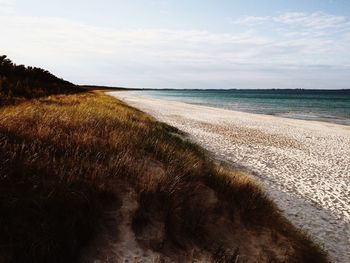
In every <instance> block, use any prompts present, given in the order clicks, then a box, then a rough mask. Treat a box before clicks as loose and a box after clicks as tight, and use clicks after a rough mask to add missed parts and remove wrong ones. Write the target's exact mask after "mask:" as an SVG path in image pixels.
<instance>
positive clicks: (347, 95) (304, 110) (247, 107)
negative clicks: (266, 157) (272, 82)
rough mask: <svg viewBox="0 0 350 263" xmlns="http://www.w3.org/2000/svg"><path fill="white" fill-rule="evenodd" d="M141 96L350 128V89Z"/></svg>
mask: <svg viewBox="0 0 350 263" xmlns="http://www.w3.org/2000/svg"><path fill="white" fill-rule="evenodd" d="M137 93H139V94H140V95H143V96H149V97H154V98H162V99H167V100H174V101H181V102H186V103H191V104H200V105H207V106H212V107H218V108H224V109H230V110H235V111H243V112H252V113H260V114H270V115H278V116H282V117H287V118H295V119H305V120H321V121H328V122H334V123H339V124H345V125H350V90H142V91H137Z"/></svg>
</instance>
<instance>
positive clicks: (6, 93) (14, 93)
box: [0, 55, 80, 105]
mask: <svg viewBox="0 0 350 263" xmlns="http://www.w3.org/2000/svg"><path fill="white" fill-rule="evenodd" d="M79 90H80V89H79V88H78V87H77V86H75V85H74V84H72V83H70V82H68V81H65V80H63V79H59V78H57V77H56V76H54V75H52V74H51V73H50V72H48V71H46V70H43V69H41V68H36V67H25V66H24V65H16V64H14V63H12V61H11V60H10V59H8V58H7V57H6V56H4V55H3V56H0V105H1V104H3V103H6V102H7V103H8V102H10V101H12V100H13V99H14V98H21V97H22V98H37V97H42V96H47V95H52V94H60V93H71V92H77V91H79Z"/></svg>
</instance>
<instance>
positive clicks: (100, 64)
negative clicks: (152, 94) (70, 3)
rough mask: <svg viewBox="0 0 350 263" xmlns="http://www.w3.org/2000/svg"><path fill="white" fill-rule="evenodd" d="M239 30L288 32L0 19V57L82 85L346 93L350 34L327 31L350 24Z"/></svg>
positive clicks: (319, 18) (324, 19)
mask: <svg viewBox="0 0 350 263" xmlns="http://www.w3.org/2000/svg"><path fill="white" fill-rule="evenodd" d="M0 1H1V2H3V1H2V0H0ZM1 2H0V3H1ZM240 23H242V24H249V25H252V24H253V23H255V24H259V26H265V23H275V24H276V23H277V24H279V25H288V27H281V28H274V29H276V30H275V32H274V34H268V33H266V34H265V33H262V32H263V31H259V32H260V33H259V32H258V31H256V30H255V29H254V28H248V29H247V30H246V31H245V32H234V31H233V32H230V33H215V32H209V31H204V30H169V29H159V28H156V29H155V28H148V29H143V28H140V29H130V30H120V29H115V28H104V27H96V26H91V25H87V24H84V23H80V22H77V21H72V20H68V19H63V18H54V17H32V16H16V15H0V35H1V38H2V39H1V41H0V53H6V54H7V55H9V57H10V58H12V59H13V60H15V61H16V62H20V63H26V64H32V65H38V66H42V67H45V68H48V69H49V70H52V71H54V72H55V73H57V74H59V75H61V76H63V77H65V78H67V79H69V80H72V81H76V82H79V83H99V84H108V85H124V86H138V87H186V86H188V87H208V88H209V87H217V86H219V87H225V88H228V87H246V88H257V85H260V86H261V87H265V88H266V87H267V88H268V87H274V88H278V87H292V85H297V84H299V85H303V84H304V85H306V84H305V83H308V85H310V86H311V85H313V83H314V84H315V83H317V85H324V87H328V86H329V85H330V83H329V82H330V81H334V79H337V84H336V85H338V86H337V87H342V88H344V87H346V85H347V83H348V82H349V77H347V76H348V75H347V74H348V73H350V70H349V66H348V65H349V64H350V47H349V45H348V40H349V36H350V33H349V31H346V30H344V32H341V34H340V35H339V36H336V37H335V36H334V33H333V32H334V30H331V31H327V30H326V29H327V28H333V29H334V28H338V29H340V28H342V29H344V28H346V23H348V20H347V19H346V18H341V17H334V16H332V15H327V14H324V13H314V14H309V15H307V14H304V13H288V14H283V15H280V16H275V17H270V16H269V17H248V18H243V19H242V20H241V22H240ZM292 25H294V26H292ZM298 25H300V26H298ZM289 27H292V28H289ZM310 28H312V30H311V32H310V30H309V29H310ZM339 32H340V31H339ZM317 76H318V77H319V79H318V80H317ZM326 77H327V78H326ZM327 79H328V80H327ZM311 80H312V81H311ZM321 80H322V81H321ZM315 85H316V84H315ZM327 85H328V86H327Z"/></svg>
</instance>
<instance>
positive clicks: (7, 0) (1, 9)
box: [0, 0, 14, 15]
mask: <svg viewBox="0 0 350 263" xmlns="http://www.w3.org/2000/svg"><path fill="white" fill-rule="evenodd" d="M13 13H14V0H0V15H9V14H13Z"/></svg>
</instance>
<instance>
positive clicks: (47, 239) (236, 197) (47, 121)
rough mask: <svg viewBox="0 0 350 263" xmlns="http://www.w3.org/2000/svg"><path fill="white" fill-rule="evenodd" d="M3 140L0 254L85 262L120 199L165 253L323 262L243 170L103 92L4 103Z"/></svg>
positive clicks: (0, 111) (142, 237)
mask: <svg viewBox="0 0 350 263" xmlns="http://www.w3.org/2000/svg"><path fill="white" fill-rule="evenodd" d="M2 96H4V95H2ZM4 100H5V99H4ZM0 149H1V151H0V160H1V162H0V262H4V263H8V262H28V263H31V262H53V263H55V262H78V261H81V260H83V258H84V255H82V253H83V252H84V251H85V252H86V249H89V248H90V249H91V248H92V249H94V246H95V244H94V243H93V242H94V241H95V240H96V239H98V238H99V237H100V235H101V229H103V228H107V229H108V227H109V226H110V224H111V215H112V217H113V216H114V217H116V218H113V220H112V222H113V224H114V227H115V228H117V229H118V227H119V222H120V223H121V222H122V220H125V218H124V219H123V218H119V217H117V216H118V213H117V212H116V211H118V210H121V207H122V205H124V206H125V204H126V203H127V202H126V200H128V199H132V201H133V202H135V203H137V207H136V208H135V209H134V210H132V209H131V210H130V212H132V215H131V219H130V222H129V225H131V227H130V229H129V230H130V231H132V232H133V233H135V239H136V241H137V243H138V244H139V246H140V247H142V248H144V249H145V250H150V251H154V252H157V253H159V254H160V255H162V257H164V259H166V258H172V259H174V260H178V261H179V262H186V261H187V259H188V257H189V255H191V257H192V259H194V258H196V256H194V254H196V255H199V256H200V255H202V256H205V257H206V258H207V259H210V261H212V262H301V263H302V262H305V263H306V262H315V263H316V262H317V263H322V262H328V261H327V258H326V256H325V255H324V253H323V252H322V251H321V250H320V249H319V248H318V247H317V246H316V245H314V244H313V243H312V242H311V241H310V239H309V238H307V237H306V236H305V235H304V234H302V233H301V232H300V231H298V230H296V229H295V228H294V227H293V226H292V225H291V224H290V223H289V222H288V221H287V220H286V219H284V218H283V216H281V214H280V213H279V211H278V209H277V207H276V206H275V205H274V204H273V202H271V201H270V200H269V199H268V198H267V197H266V196H265V194H264V193H263V192H262V191H261V190H260V188H259V187H258V186H256V185H255V184H254V183H253V182H251V181H250V180H249V179H248V177H247V176H246V175H244V174H243V173H241V172H239V171H233V170H230V169H228V168H226V167H224V166H222V165H220V164H216V163H214V162H212V161H211V160H209V159H208V158H207V156H206V154H205V152H203V150H202V149H201V148H200V147H198V146H197V145H195V144H193V143H191V142H188V141H187V140H186V137H185V135H184V134H182V133H181V132H180V131H178V130H177V129H175V128H173V127H170V126H168V125H166V124H163V123H159V122H157V121H156V120H154V119H153V118H151V117H150V116H148V115H146V114H144V113H143V112H140V111H138V110H136V109H134V108H132V107H129V106H128V105H126V104H124V103H122V102H120V101H118V100H116V99H114V98H112V97H109V96H106V95H104V94H103V93H102V92H100V91H99V92H97V91H94V92H93V91H90V92H88V91H87V92H81V93H77V94H61V95H54V96H48V97H41V98H36V99H31V100H26V101H21V103H17V104H14V105H6V106H2V107H0ZM112 211H113V213H112ZM122 231H125V229H124V230H122V229H119V234H118V235H117V234H115V233H114V234H113V233H111V234H110V235H111V239H113V240H114V242H116V244H118V241H120V239H121V238H122V237H121V236H122V233H121V232H122ZM107 232H108V231H107ZM100 245H102V244H100ZM83 249H85V250H83ZM82 256H83V257H82ZM101 257H102V256H101ZM102 260H104V261H103V262H112V261H107V259H106V258H103V257H102ZM113 262H117V261H113Z"/></svg>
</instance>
